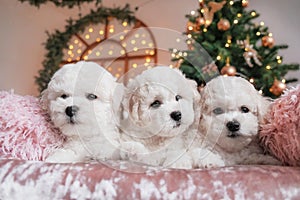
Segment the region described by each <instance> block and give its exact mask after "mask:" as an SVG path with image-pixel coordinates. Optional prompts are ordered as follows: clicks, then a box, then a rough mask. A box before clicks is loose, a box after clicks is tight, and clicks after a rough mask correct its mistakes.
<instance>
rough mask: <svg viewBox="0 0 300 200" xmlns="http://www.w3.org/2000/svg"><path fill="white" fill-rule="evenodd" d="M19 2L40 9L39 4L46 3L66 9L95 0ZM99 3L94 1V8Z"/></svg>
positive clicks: (98, 0) (30, 0)
mask: <svg viewBox="0 0 300 200" xmlns="http://www.w3.org/2000/svg"><path fill="white" fill-rule="evenodd" d="M19 1H20V2H22V3H23V2H28V3H29V4H30V5H32V6H36V7H38V8H39V7H40V5H41V4H45V3H48V2H51V3H54V4H55V6H57V7H68V8H73V7H74V6H78V7H80V5H81V4H83V3H85V2H87V3H90V2H93V1H95V0H72V1H70V0H19ZM99 3H101V0H96V2H95V4H96V6H97V5H98V4H99Z"/></svg>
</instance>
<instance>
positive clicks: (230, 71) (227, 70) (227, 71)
mask: <svg viewBox="0 0 300 200" xmlns="http://www.w3.org/2000/svg"><path fill="white" fill-rule="evenodd" d="M221 74H222V75H227V76H235V74H236V68H235V67H234V66H232V65H230V60H229V57H227V59H226V65H225V66H224V67H223V68H222V69H221Z"/></svg>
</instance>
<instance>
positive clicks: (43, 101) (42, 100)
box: [40, 88, 50, 111]
mask: <svg viewBox="0 0 300 200" xmlns="http://www.w3.org/2000/svg"><path fill="white" fill-rule="evenodd" d="M48 96H49V90H48V88H47V89H45V90H43V91H42V93H41V97H40V103H41V107H42V109H44V110H47V111H48V109H49V103H50V100H49V97H48Z"/></svg>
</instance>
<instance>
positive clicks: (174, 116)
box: [170, 111, 181, 122]
mask: <svg viewBox="0 0 300 200" xmlns="http://www.w3.org/2000/svg"><path fill="white" fill-rule="evenodd" d="M170 116H171V118H172V119H174V120H175V121H177V122H178V121H180V120H181V112H180V111H174V112H172V113H171V114H170Z"/></svg>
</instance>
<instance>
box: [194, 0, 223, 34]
mask: <svg viewBox="0 0 300 200" xmlns="http://www.w3.org/2000/svg"><path fill="white" fill-rule="evenodd" d="M225 4H226V1H221V2H214V1H210V2H209V3H208V5H206V4H205V3H204V2H203V1H201V2H200V9H201V13H202V16H203V19H204V22H205V27H206V28H207V27H208V26H209V25H210V24H211V23H212V21H213V19H214V14H215V12H217V11H219V10H221V9H222V8H223V6H224V5H225Z"/></svg>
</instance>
